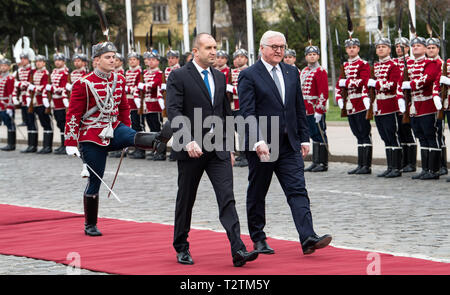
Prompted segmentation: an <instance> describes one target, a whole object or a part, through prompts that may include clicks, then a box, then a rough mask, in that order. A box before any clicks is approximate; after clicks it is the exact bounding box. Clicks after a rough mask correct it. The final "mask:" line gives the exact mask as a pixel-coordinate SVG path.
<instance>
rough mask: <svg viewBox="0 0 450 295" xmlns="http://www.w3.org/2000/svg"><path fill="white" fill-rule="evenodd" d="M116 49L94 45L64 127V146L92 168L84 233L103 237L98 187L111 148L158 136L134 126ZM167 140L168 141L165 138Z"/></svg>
mask: <svg viewBox="0 0 450 295" xmlns="http://www.w3.org/2000/svg"><path fill="white" fill-rule="evenodd" d="M116 52H117V49H116V48H115V46H114V44H113V43H111V42H103V43H99V44H96V45H94V46H93V47H92V56H93V58H94V59H95V61H96V63H98V64H97V67H96V69H95V70H94V72H92V73H90V74H88V75H86V76H84V77H82V78H81V79H79V80H78V81H77V82H75V83H74V84H73V88H72V95H71V99H70V105H69V109H68V112H67V116H66V118H67V120H66V122H67V123H66V126H65V142H64V144H65V146H66V147H67V149H66V151H67V154H68V155H76V156H78V157H82V159H83V162H84V163H85V164H86V167H88V168H89V169H90V172H92V171H95V174H97V175H98V176H97V175H95V174H94V173H90V176H89V181H88V184H87V187H86V190H85V191H84V196H83V206H84V214H85V229H84V232H85V234H86V235H89V236H100V235H102V233H101V232H100V231H99V230H98V229H97V216H98V205H99V189H100V184H101V181H102V180H101V179H100V178H98V177H103V174H104V170H105V165H106V158H107V154H108V152H109V151H114V150H121V149H123V148H126V147H128V146H139V147H140V148H143V149H147V148H151V147H153V145H154V144H155V135H154V134H148V133H138V134H136V131H135V130H133V129H131V128H130V126H131V121H130V108H129V106H128V99H127V96H126V93H125V85H126V81H125V77H123V76H122V75H120V74H117V73H116V72H115V71H114V58H115V53H116ZM170 136H171V134H170V135H169V136H168V138H170ZM166 142H167V141H166ZM91 169H92V170H91Z"/></svg>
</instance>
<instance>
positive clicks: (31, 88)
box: [28, 84, 36, 92]
mask: <svg viewBox="0 0 450 295" xmlns="http://www.w3.org/2000/svg"><path fill="white" fill-rule="evenodd" d="M34 89H36V86H34V85H33V84H30V85H28V91H30V92H31V91H34Z"/></svg>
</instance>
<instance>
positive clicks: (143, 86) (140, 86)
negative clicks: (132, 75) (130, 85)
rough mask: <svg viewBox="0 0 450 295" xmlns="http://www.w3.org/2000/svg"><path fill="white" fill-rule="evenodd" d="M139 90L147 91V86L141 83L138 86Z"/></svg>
mask: <svg viewBox="0 0 450 295" xmlns="http://www.w3.org/2000/svg"><path fill="white" fill-rule="evenodd" d="M138 89H139V90H144V89H145V84H144V83H142V82H139V84H138Z"/></svg>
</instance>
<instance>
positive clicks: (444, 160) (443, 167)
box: [439, 146, 448, 175]
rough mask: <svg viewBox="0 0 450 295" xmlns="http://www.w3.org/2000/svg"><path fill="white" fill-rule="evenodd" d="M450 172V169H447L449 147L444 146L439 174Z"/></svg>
mask: <svg viewBox="0 0 450 295" xmlns="http://www.w3.org/2000/svg"><path fill="white" fill-rule="evenodd" d="M446 174H448V169H447V147H446V146H444V147H442V152H441V168H440V170H439V175H446Z"/></svg>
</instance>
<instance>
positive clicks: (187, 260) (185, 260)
mask: <svg viewBox="0 0 450 295" xmlns="http://www.w3.org/2000/svg"><path fill="white" fill-rule="evenodd" d="M177 261H178V263H181V264H194V260H192V257H191V253H189V250H184V251H181V252H178V253H177Z"/></svg>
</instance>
